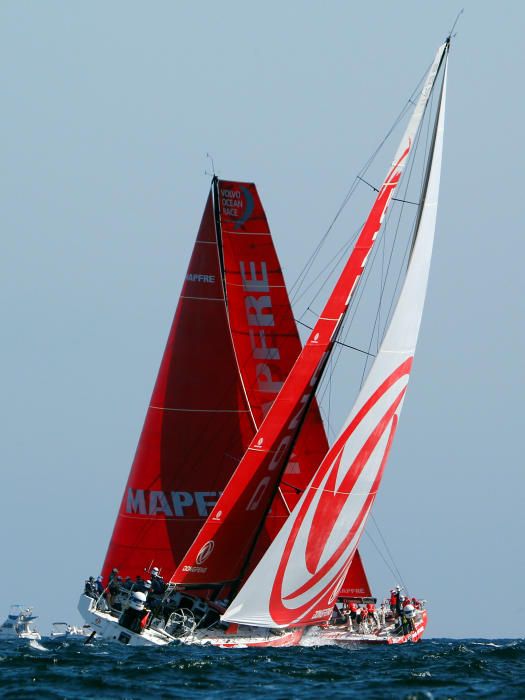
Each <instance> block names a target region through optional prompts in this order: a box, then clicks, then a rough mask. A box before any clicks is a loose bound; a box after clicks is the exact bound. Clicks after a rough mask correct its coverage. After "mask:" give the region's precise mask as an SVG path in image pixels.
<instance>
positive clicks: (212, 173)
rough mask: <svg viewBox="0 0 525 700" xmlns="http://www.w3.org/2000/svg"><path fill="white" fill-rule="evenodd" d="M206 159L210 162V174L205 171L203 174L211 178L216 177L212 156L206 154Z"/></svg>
mask: <svg viewBox="0 0 525 700" xmlns="http://www.w3.org/2000/svg"><path fill="white" fill-rule="evenodd" d="M206 158H208V159H209V160H210V162H211V173H210V172H208V171H207V170H205V171H204V174H205V175H210V176H211V177H217V173H216V172H215V162H214V160H213V156H212V155H211V154H210V153H206Z"/></svg>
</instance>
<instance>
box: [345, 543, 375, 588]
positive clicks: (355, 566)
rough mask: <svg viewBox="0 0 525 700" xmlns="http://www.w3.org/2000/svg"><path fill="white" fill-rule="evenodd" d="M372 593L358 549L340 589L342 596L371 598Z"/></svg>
mask: <svg viewBox="0 0 525 700" xmlns="http://www.w3.org/2000/svg"><path fill="white" fill-rule="evenodd" d="M371 596H372V593H371V591H370V585H369V583H368V579H367V577H366V573H365V569H364V567H363V562H362V561H361V555H360V554H359V552H358V551H357V550H356V553H355V554H354V558H353V559H352V563H351V564H350V568H349V569H348V573H347V575H346V578H345V582H344V583H343V585H342V586H341V590H340V591H339V597H340V598H370V597H371Z"/></svg>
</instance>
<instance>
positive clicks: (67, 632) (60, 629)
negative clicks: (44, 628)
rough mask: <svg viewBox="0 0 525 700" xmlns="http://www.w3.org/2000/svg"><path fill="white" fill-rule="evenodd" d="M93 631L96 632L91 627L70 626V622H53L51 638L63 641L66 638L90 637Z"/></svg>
mask: <svg viewBox="0 0 525 700" xmlns="http://www.w3.org/2000/svg"><path fill="white" fill-rule="evenodd" d="M93 631H94V630H93V627H91V625H82V627H79V626H76V625H70V624H69V623H68V622H53V625H52V627H51V632H50V634H49V636H50V637H52V638H53V639H57V638H61V639H62V638H65V637H67V638H75V637H77V638H83V637H90V636H91V634H92V633H93Z"/></svg>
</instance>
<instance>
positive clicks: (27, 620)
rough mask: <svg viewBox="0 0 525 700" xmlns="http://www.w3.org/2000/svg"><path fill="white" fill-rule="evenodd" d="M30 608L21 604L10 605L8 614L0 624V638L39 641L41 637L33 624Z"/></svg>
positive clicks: (33, 618)
mask: <svg viewBox="0 0 525 700" xmlns="http://www.w3.org/2000/svg"><path fill="white" fill-rule="evenodd" d="M35 619H36V618H35V617H34V616H33V615H32V609H31V608H23V607H22V606H21V605H13V606H11V610H10V612H9V616H8V617H7V619H6V620H5V622H4V623H3V624H2V625H1V626H0V639H27V640H29V641H31V640H32V641H39V640H40V639H42V637H41V635H40V632H39V631H38V630H37V629H36V628H35V627H34V626H33V620H35Z"/></svg>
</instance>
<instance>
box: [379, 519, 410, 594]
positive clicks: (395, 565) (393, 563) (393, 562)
mask: <svg viewBox="0 0 525 700" xmlns="http://www.w3.org/2000/svg"><path fill="white" fill-rule="evenodd" d="M370 517H371V519H372V522H373V523H374V525H375V526H376V530H377V532H378V534H379V537H380V538H381V541H382V542H383V545H384V547H385V549H386V551H387V553H388V556H389V557H390V560H391V562H392V565H393V566H394V568H395V570H396V572H397V576H399V580H400V581H401V583H402V584H403V588H404V589H405V591H406V592H407V593H408V588H407V585H406V583H405V582H404V580H403V577H402V576H401V572H400V571H399V569H398V567H397V564H396V561H395V559H394V557H393V556H392V552H391V551H390V548H389V547H388V544H387V543H386V540H385V538H384V537H383V533H382V532H381V529H380V527H379V525H378V524H377V521H376V519H375V518H374V514H373V513H370Z"/></svg>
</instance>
